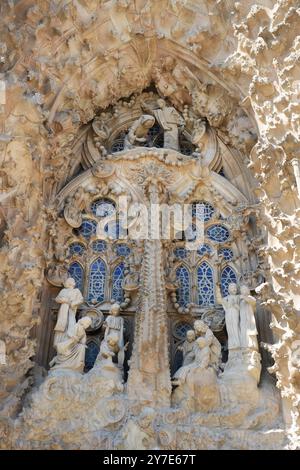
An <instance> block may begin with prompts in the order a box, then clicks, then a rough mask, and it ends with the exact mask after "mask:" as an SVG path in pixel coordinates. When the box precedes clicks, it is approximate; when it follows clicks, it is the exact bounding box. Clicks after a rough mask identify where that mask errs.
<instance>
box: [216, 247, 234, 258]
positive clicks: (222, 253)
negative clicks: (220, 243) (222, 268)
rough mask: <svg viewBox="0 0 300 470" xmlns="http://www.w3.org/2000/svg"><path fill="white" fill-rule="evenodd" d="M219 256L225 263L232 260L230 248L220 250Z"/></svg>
mask: <svg viewBox="0 0 300 470" xmlns="http://www.w3.org/2000/svg"><path fill="white" fill-rule="evenodd" d="M218 253H219V255H220V256H222V257H223V258H224V259H225V260H226V261H230V260H231V259H232V258H233V252H232V250H231V249H230V248H220V250H219V251H218Z"/></svg>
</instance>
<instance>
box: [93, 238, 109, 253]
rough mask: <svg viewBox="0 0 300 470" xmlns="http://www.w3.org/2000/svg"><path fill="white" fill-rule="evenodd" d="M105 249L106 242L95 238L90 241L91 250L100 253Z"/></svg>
mask: <svg viewBox="0 0 300 470" xmlns="http://www.w3.org/2000/svg"><path fill="white" fill-rule="evenodd" d="M106 249H107V244H106V242H105V241H104V240H95V241H94V242H93V243H92V250H93V251H95V252H96V253H102V252H103V251H105V250H106Z"/></svg>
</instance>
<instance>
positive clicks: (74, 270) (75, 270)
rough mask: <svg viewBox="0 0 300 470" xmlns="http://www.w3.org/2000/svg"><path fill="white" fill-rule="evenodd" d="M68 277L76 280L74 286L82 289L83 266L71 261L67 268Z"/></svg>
mask: <svg viewBox="0 0 300 470" xmlns="http://www.w3.org/2000/svg"><path fill="white" fill-rule="evenodd" d="M68 273H69V275H70V277H72V278H73V279H74V280H75V282H76V287H77V288H78V289H80V290H81V291H82V288H83V267H82V266H81V264H80V263H78V262H77V261H74V263H71V264H70V266H69V269H68Z"/></svg>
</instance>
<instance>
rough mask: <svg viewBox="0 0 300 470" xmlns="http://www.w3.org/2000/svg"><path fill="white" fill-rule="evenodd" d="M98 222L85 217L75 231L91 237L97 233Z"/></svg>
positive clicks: (85, 236)
mask: <svg viewBox="0 0 300 470" xmlns="http://www.w3.org/2000/svg"><path fill="white" fill-rule="evenodd" d="M96 229H97V222H96V221H95V220H92V219H85V220H84V221H83V222H82V224H81V226H80V227H79V228H78V229H75V233H76V234H78V235H82V236H83V237H84V238H91V237H92V236H93V235H95V234H96Z"/></svg>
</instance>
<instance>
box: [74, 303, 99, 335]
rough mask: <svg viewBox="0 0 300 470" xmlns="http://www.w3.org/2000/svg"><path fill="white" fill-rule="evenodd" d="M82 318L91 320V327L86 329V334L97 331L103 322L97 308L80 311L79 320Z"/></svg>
mask: <svg viewBox="0 0 300 470" xmlns="http://www.w3.org/2000/svg"><path fill="white" fill-rule="evenodd" d="M82 317H90V319H91V320H92V324H91V326H89V327H88V328H87V329H86V331H87V332H88V333H91V332H94V331H97V330H99V329H100V328H101V326H102V324H103V322H104V315H103V313H102V312H101V310H99V309H97V308H87V309H83V310H81V311H80V313H79V319H80V318H82Z"/></svg>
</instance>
